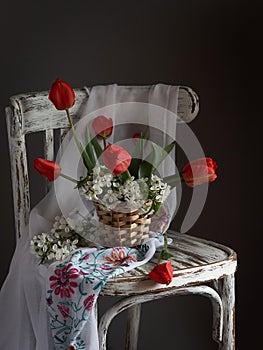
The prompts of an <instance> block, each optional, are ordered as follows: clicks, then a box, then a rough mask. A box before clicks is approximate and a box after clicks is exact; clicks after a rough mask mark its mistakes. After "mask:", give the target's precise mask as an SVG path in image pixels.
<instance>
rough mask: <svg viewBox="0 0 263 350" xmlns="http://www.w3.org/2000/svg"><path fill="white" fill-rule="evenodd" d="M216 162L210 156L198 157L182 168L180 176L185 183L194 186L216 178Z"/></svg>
mask: <svg viewBox="0 0 263 350" xmlns="http://www.w3.org/2000/svg"><path fill="white" fill-rule="evenodd" d="M216 169H217V164H216V162H215V161H214V160H213V159H212V158H200V159H196V160H194V161H192V162H190V163H188V164H187V165H186V166H185V167H184V168H183V170H182V173H181V174H182V178H183V180H184V181H185V183H186V185H187V186H189V187H195V186H198V185H202V184H203V183H206V182H213V181H215V179H216V178H217V175H216V173H215V171H216Z"/></svg>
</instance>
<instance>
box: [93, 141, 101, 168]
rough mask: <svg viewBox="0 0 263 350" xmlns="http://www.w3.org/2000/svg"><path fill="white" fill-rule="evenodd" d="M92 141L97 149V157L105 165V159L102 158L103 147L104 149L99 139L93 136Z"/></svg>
mask: <svg viewBox="0 0 263 350" xmlns="http://www.w3.org/2000/svg"><path fill="white" fill-rule="evenodd" d="M91 143H92V146H93V147H94V150H95V153H96V157H97V159H98V161H99V163H100V164H101V165H103V161H102V159H101V155H102V152H103V149H102V147H101V145H100V144H99V143H98V140H97V138H96V137H93V139H92V140H91Z"/></svg>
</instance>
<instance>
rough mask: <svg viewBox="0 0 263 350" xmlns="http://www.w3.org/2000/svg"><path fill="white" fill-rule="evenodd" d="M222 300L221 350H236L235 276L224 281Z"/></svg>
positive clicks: (230, 276) (227, 277)
mask: <svg viewBox="0 0 263 350" xmlns="http://www.w3.org/2000/svg"><path fill="white" fill-rule="evenodd" d="M221 298H222V303H223V339H222V342H221V343H220V345H219V350H234V349H235V276H234V274H232V275H229V276H226V277H225V278H224V279H223V280H222V285H221Z"/></svg>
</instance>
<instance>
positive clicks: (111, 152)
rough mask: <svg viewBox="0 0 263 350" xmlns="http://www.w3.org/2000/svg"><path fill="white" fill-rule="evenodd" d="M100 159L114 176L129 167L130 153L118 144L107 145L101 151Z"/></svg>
mask: <svg viewBox="0 0 263 350" xmlns="http://www.w3.org/2000/svg"><path fill="white" fill-rule="evenodd" d="M102 160H103V162H104V164H105V166H106V167H107V168H108V169H110V170H111V171H112V172H113V174H114V175H115V176H116V175H119V174H121V173H123V172H124V171H126V170H127V169H128V168H129V166H130V163H131V155H130V154H129V153H128V152H127V151H126V150H125V149H124V148H122V147H120V146H117V145H108V146H107V147H106V148H105V150H104V151H103V153H102Z"/></svg>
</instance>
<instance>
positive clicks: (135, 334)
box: [125, 304, 141, 350]
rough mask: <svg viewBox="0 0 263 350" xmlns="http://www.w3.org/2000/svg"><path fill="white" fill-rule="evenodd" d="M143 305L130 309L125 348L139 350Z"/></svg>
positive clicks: (136, 305)
mask: <svg viewBox="0 0 263 350" xmlns="http://www.w3.org/2000/svg"><path fill="white" fill-rule="evenodd" d="M140 315H141V304H135V305H133V306H131V307H129V309H128V315H127V324H126V343H125V348H126V349H129V350H137V344H138V338H139V326H140Z"/></svg>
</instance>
